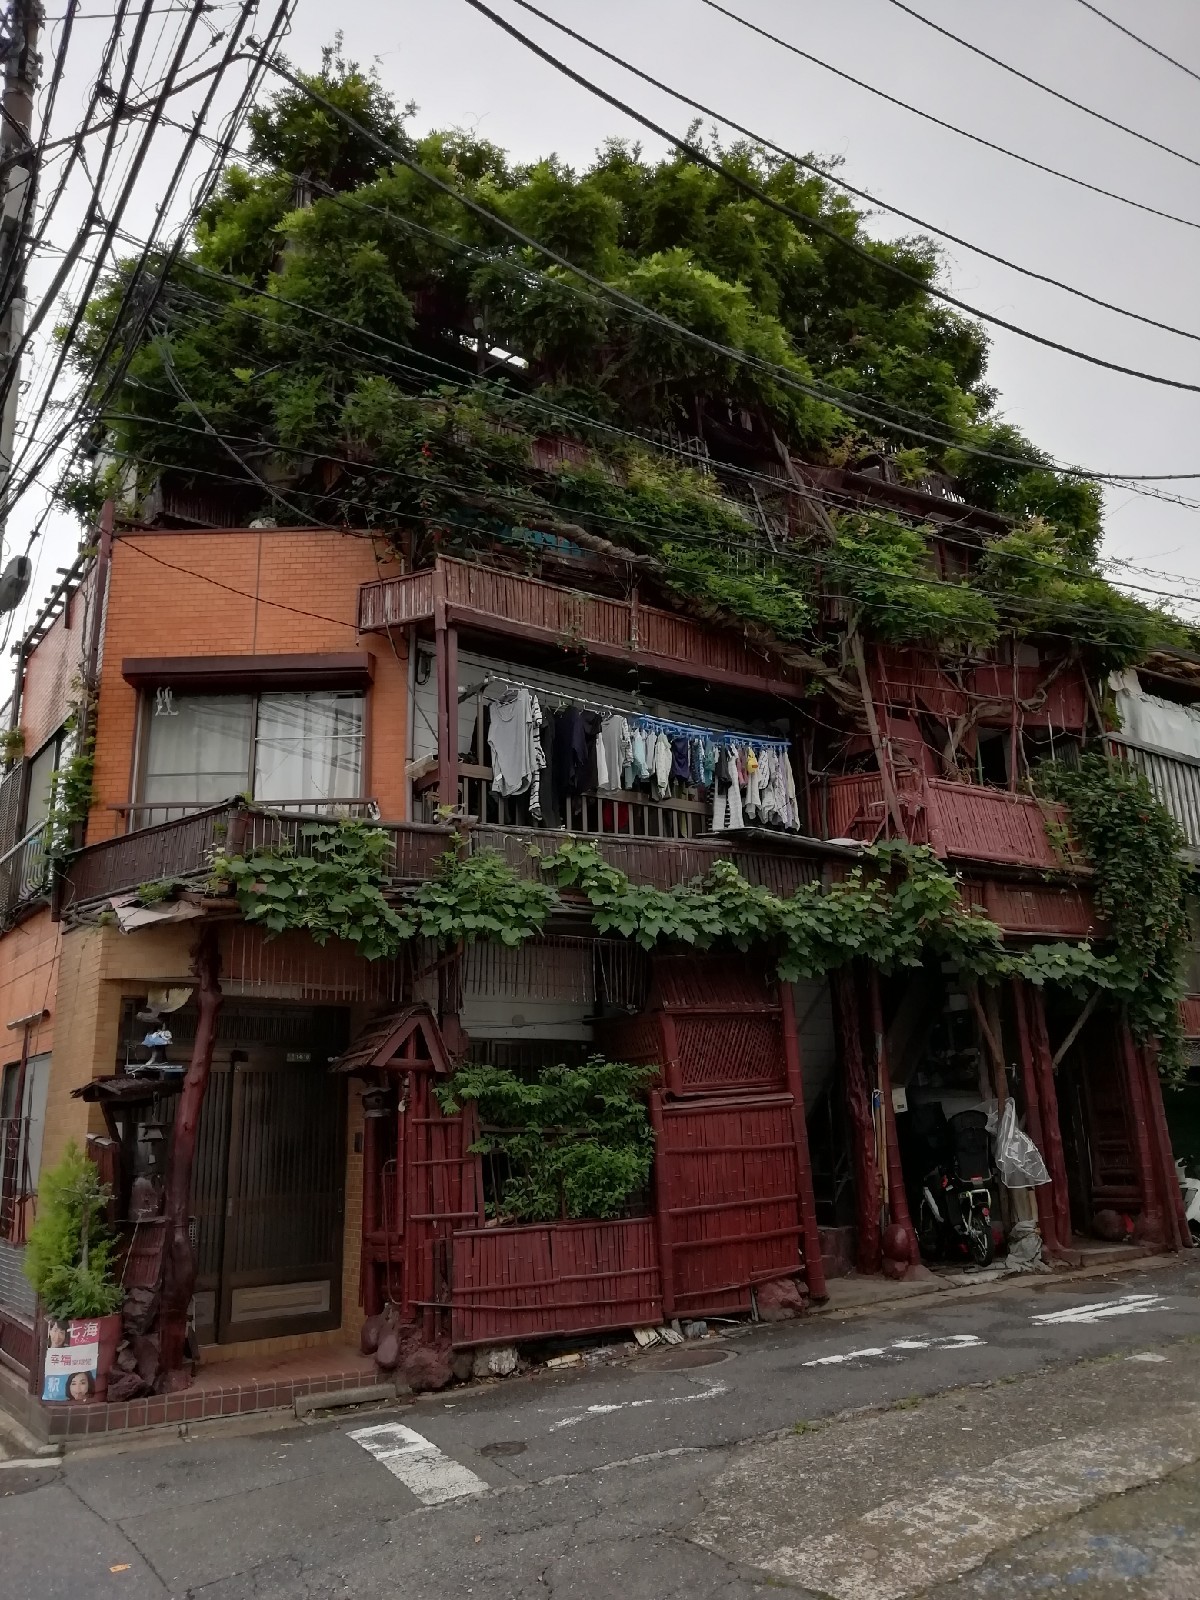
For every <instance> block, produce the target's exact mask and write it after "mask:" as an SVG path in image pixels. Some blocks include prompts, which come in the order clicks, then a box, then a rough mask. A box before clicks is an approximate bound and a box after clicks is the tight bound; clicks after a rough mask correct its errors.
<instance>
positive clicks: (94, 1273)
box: [25, 1142, 124, 1400]
mask: <svg viewBox="0 0 1200 1600" xmlns="http://www.w3.org/2000/svg"><path fill="white" fill-rule="evenodd" d="M108 1200H109V1190H108V1188H107V1187H106V1186H105V1185H104V1184H103V1183H101V1181H100V1175H99V1173H98V1172H97V1171H96V1168H95V1166H94V1165H93V1163H92V1162H91V1161H89V1160H88V1158H87V1156H85V1155H84V1154H83V1152H82V1151H81V1150H80V1149H79V1146H78V1145H77V1144H75V1143H74V1142H72V1143H71V1144H69V1145H68V1146H67V1148H66V1151H65V1152H64V1154H63V1158H62V1160H61V1161H60V1162H59V1163H58V1165H57V1166H55V1167H52V1168H51V1169H50V1170H49V1171H48V1172H44V1173H43V1174H42V1179H41V1183H40V1184H39V1185H38V1210H37V1220H36V1221H35V1222H34V1224H33V1227H32V1228H31V1229H30V1231H29V1243H28V1245H27V1247H26V1250H25V1275H26V1277H27V1278H28V1279H29V1281H30V1283H31V1284H32V1285H33V1287H34V1289H35V1290H36V1291H37V1295H38V1299H39V1300H40V1302H41V1305H42V1309H43V1311H44V1312H45V1315H46V1317H47V1318H48V1319H49V1326H50V1334H49V1338H48V1347H49V1348H48V1360H51V1359H52V1357H51V1354H50V1352H53V1351H55V1350H56V1348H57V1347H59V1346H70V1347H73V1349H74V1351H75V1352H76V1355H77V1361H78V1363H82V1362H83V1361H85V1360H87V1359H88V1358H87V1357H86V1355H85V1351H87V1350H89V1349H91V1348H92V1347H95V1365H94V1368H93V1367H91V1366H90V1364H89V1365H88V1366H86V1367H85V1366H82V1365H79V1364H76V1365H74V1366H72V1367H66V1366H65V1365H64V1373H63V1376H64V1379H66V1380H69V1381H65V1382H64V1383H63V1385H62V1391H63V1392H62V1393H61V1394H60V1393H58V1392H51V1390H50V1387H49V1386H48V1387H47V1391H46V1394H45V1396H44V1398H48V1399H74V1398H76V1391H77V1390H80V1389H82V1387H83V1385H82V1384H80V1383H78V1382H75V1381H73V1380H71V1373H72V1372H73V1371H89V1372H90V1374H91V1379H92V1383H91V1385H90V1386H89V1395H90V1396H92V1395H94V1398H95V1399H97V1400H102V1399H103V1398H104V1396H105V1394H106V1393H107V1391H108V1375H109V1371H110V1370H111V1368H112V1364H113V1358H114V1356H115V1355H116V1350H117V1345H118V1343H119V1342H120V1338H121V1314H120V1313H121V1302H122V1300H123V1298H124V1294H123V1291H122V1289H121V1286H120V1284H119V1283H118V1282H117V1280H116V1277H115V1274H114V1272H113V1248H114V1241H113V1238H112V1235H111V1233H110V1232H109V1230H108V1229H107V1227H106V1226H105V1224H104V1212H105V1208H106V1206H107V1204H108ZM53 1364H55V1365H56V1366H57V1365H59V1364H62V1358H57V1359H54V1361H53Z"/></svg>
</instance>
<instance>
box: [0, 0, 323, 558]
mask: <svg viewBox="0 0 1200 1600" xmlns="http://www.w3.org/2000/svg"><path fill="white" fill-rule="evenodd" d="M294 3H295V0H279V4H278V6H277V9H276V11H275V14H274V17H273V19H272V21H271V24H270V26H269V28H268V30H267V32H266V34H265V36H264V39H263V40H262V42H259V41H257V40H253V39H251V40H249V43H250V44H251V45H252V46H253V47H254V50H253V53H252V54H251V55H250V56H249V57H242V59H249V60H250V61H251V63H252V68H251V71H250V72H249V73H248V74H247V77H246V81H245V83H244V84H243V86H242V90H241V93H240V95H239V97H238V99H237V101H236V103H235V105H234V106H233V107H232V109H231V110H230V111H229V113H228V114H227V116H226V119H225V127H224V130H223V133H222V138H221V141H220V143H219V145H218V148H217V151H216V153H215V154H214V156H213V159H212V160H211V161H210V163H209V167H208V170H207V173H206V174H205V175H204V177H203V178H202V179H201V181H200V182H199V184H198V186H197V188H196V190H195V192H194V194H193V198H192V202H191V206H190V209H189V211H188V213H187V215H186V217H185V218H184V220H183V222H182V224H181V226H180V229H179V232H178V234H177V236H176V240H175V243H174V244H173V245H172V247H171V248H170V249H169V250H168V251H167V252H166V254H165V255H164V256H163V259H162V261H161V263H160V265H159V270H158V272H157V275H156V279H155V282H154V283H153V284H152V285H151V288H150V293H149V294H148V295H147V296H146V297H145V299H144V303H143V306H142V309H141V315H140V317H139V319H138V320H137V322H136V323H135V326H134V328H133V329H132V331H131V336H130V337H128V338H127V340H126V343H125V346H124V350H123V353H122V356H121V359H120V360H119V361H118V362H117V364H116V367H115V368H114V369H113V371H112V372H111V373H110V374H109V375H108V382H107V385H106V387H105V389H104V391H103V393H101V394H100V395H93V394H91V392H90V391H91V386H92V383H93V382H94V379H95V377H96V376H97V375H98V373H99V370H100V368H101V366H102V364H103V362H104V361H105V360H106V359H107V357H108V354H109V352H110V350H111V348H112V343H113V340H114V339H115V337H116V335H117V333H118V331H119V330H120V318H119V317H118V318H117V319H116V320H115V321H114V323H113V325H112V326H111V327H110V329H109V333H108V336H107V338H106V340H105V342H104V346H103V348H102V349H101V351H100V352H99V353H98V355H97V357H96V360H95V364H94V367H93V376H92V378H91V379H89V380H88V382H86V383H85V384H84V385H83V386H82V389H81V392H80V394H79V397H78V399H77V401H76V403H75V405H74V408H73V410H72V413H71V415H70V416H68V417H67V419H66V421H65V422H64V423H63V424H62V425H60V426H59V428H58V429H57V432H56V433H55V435H54V437H53V438H52V439H51V440H50V441H49V442H48V443H46V444H45V445H43V447H42V448H41V451H40V454H39V456H38V459H37V461H36V463H35V465H34V466H33V468H32V469H31V470H29V471H27V472H26V474H25V477H24V479H23V481H22V482H21V484H20V485H19V487H18V488H17V489H16V490H15V491H14V490H13V489H12V486H11V484H10V485H9V487H8V489H7V491H6V500H7V502H8V503H9V504H10V505H12V504H15V502H16V500H18V499H19V498H20V496H21V495H22V494H23V493H24V492H25V490H26V489H27V488H28V487H29V485H30V484H31V483H32V482H34V481H36V478H37V475H38V473H39V472H40V471H41V470H42V468H43V466H44V465H45V464H46V462H47V461H48V460H49V459H50V458H51V456H53V454H54V453H55V452H56V451H57V450H58V448H59V447H60V445H61V444H62V443H63V442H64V440H65V439H66V438H67V436H68V435H69V434H70V433H71V431H72V430H76V431H77V437H76V442H75V445H74V447H73V449H72V451H71V454H70V457H69V459H68V463H67V467H66V468H64V470H69V466H70V462H71V461H73V460H74V458H75V457H76V456H77V455H78V453H79V451H80V449H81V448H82V445H83V435H82V433H80V432H79V431H78V424H79V419H80V418H81V416H82V414H83V412H84V409H85V408H86V407H87V406H88V405H89V404H90V405H91V406H92V408H93V410H95V411H98V410H100V409H102V407H103V406H104V404H106V403H107V401H108V399H109V397H110V396H111V394H112V393H113V392H114V390H115V388H116V385H117V384H118V383H119V382H120V381H121V379H122V377H123V376H124V373H125V370H126V368H127V366H128V363H129V361H130V360H132V358H133V355H134V354H135V352H136V348H137V341H138V339H139V338H140V336H141V329H142V327H144V325H145V322H146V320H147V319H148V318H149V316H150V315H151V314H152V312H153V309H154V306H155V304H156V303H157V300H158V296H159V294H160V293H161V291H162V288H163V285H164V283H165V281H166V277H167V274H168V273H169V271H170V270H171V269H172V268H173V266H174V264H175V262H176V260H177V259H178V255H179V253H180V251H181V250H182V247H183V243H184V241H185V239H186V238H187V237H188V235H189V234H190V230H191V226H192V223H193V221H194V218H195V216H196V215H197V213H198V211H199V208H200V207H201V206H202V205H203V204H204V203H205V201H206V200H207V198H208V196H209V195H210V194H211V192H212V189H213V187H214V186H215V184H216V182H217V181H218V179H219V177H220V174H221V171H222V169H223V166H224V162H225V161H226V160H227V159H228V156H229V152H230V150H231V149H232V146H233V142H234V140H235V138H236V137H237V134H238V132H239V131H240V128H241V124H242V121H243V119H244V117H245V114H246V111H247V109H248V106H249V103H250V100H251V98H252V96H253V94H254V92H255V90H256V89H257V86H258V84H259V82H260V80H261V77H262V73H263V71H264V69H265V66H266V65H267V63H268V61H269V59H270V56H271V53H272V52H273V51H274V50H276V49H277V48H278V47H279V44H280V43H281V41H282V39H283V37H284V36H285V34H286V32H287V30H288V28H289V26H290V20H291V13H292V10H293V7H294ZM256 9H257V0H243V3H242V7H241V15H240V17H239V20H238V23H237V26H236V27H235V28H234V30H233V33H232V35H231V37H230V39H229V41H228V44H227V46H226V50H225V59H224V61H223V63H222V70H221V71H220V72H218V73H217V74H216V75H215V76H214V78H213V79H212V81H211V82H210V84H209V88H208V91H207V93H206V95H205V98H204V101H203V104H202V106H201V108H200V110H199V112H198V113H197V116H196V119H195V121H194V124H193V127H192V130H191V132H190V135H189V139H188V142H187V144H186V146H185V148H184V151H183V153H182V154H181V156H180V157H179V159H178V161H177V163H176V167H175V171H174V174H173V175H172V178H171V181H170V184H169V186H168V190H167V196H168V198H169V196H170V195H171V194H173V193H174V190H175V188H176V187H177V185H178V183H179V181H180V179H181V177H182V173H183V170H184V167H185V165H186V162H187V160H188V159H189V157H190V154H191V151H192V149H193V148H194V145H195V141H196V140H197V139H198V138H199V137H200V132H201V128H202V125H203V123H204V121H205V119H206V117H207V115H208V111H209V108H210V107H211V105H212V101H213V98H214V96H215V94H216V91H217V87H218V85H219V83H220V81H221V78H222V76H223V71H224V69H226V68H228V66H229V65H230V64H231V63H232V61H233V60H234V59H238V58H239V54H240V38H241V34H242V32H243V30H244V28H245V27H246V26H247V25H248V23H249V20H250V18H251V17H252V15H253V13H254V12H255V10H256ZM165 98H166V97H165V94H164V95H162V96H161V97H160V99H159V101H158V104H160V105H161V104H163V103H165ZM144 143H145V140H144V139H143V146H144ZM166 205H167V202H166V200H164V201H163V203H162V204H160V206H159V207H158V210H157V213H156V218H155V223H154V227H153V229H152V231H151V236H150V239H148V240H147V241H146V243H145V244H144V246H143V248H142V254H141V258H140V260H139V262H138V264H137V266H136V268H135V271H134V273H133V274H132V275H131V276H130V279H129V281H128V282H127V284H126V292H125V296H124V297H123V300H122V306H124V305H125V304H126V303H127V301H128V297H129V295H130V293H131V291H132V289H133V287H134V285H135V283H136V282H137V279H138V276H139V274H140V273H141V272H142V271H143V269H144V268H145V267H146V265H147V263H148V261H149V258H150V253H151V250H152V248H153V238H154V235H155V234H156V233H157V231H158V228H159V226H160V225H161V223H162V222H163V220H164V219H165V212H166ZM113 232H114V233H115V230H113ZM108 242H111V240H109V241H108ZM107 247H108V243H107V242H106V245H105V247H104V250H107ZM104 250H102V251H101V253H100V255H99V256H97V258H96V260H95V263H94V273H95V272H98V270H99V267H100V265H101V263H102V261H103V258H104ZM92 281H93V282H94V281H95V279H94V276H93V279H92ZM48 401H49V394H48V395H47V400H46V401H45V402H43V406H42V409H41V412H40V413H39V418H38V419H37V420H40V416H41V415H43V414H44V412H45V410H46V405H47V404H48ZM37 420H35V423H34V425H33V434H34V436H36V427H37ZM44 520H45V518H44V517H43V519H42V521H43V522H44ZM38 531H40V524H39V527H38V528H35V530H34V532H33V533H32V534H31V535H30V540H29V546H27V548H29V547H31V546H32V543H33V540H34V539H35V538H36V536H37V533H38Z"/></svg>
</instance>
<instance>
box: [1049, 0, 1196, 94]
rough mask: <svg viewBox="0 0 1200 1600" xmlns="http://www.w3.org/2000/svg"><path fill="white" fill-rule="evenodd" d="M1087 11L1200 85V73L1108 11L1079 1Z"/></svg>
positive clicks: (1086, 0)
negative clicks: (1128, 26)
mask: <svg viewBox="0 0 1200 1600" xmlns="http://www.w3.org/2000/svg"><path fill="white" fill-rule="evenodd" d="M1079 4H1080V5H1081V6H1082V7H1083V9H1084V10H1085V11H1090V12H1091V13H1092V15H1093V16H1096V17H1099V18H1100V20H1101V21H1102V22H1107V23H1108V25H1109V27H1110V28H1115V29H1116V30H1117V32H1118V33H1123V34H1124V35H1125V37H1126V38H1127V39H1132V40H1133V41H1134V43H1135V44H1140V45H1141V47H1142V49H1143V50H1149V51H1150V53H1151V55H1156V56H1158V57H1159V59H1160V60H1162V61H1166V62H1169V63H1170V65H1171V66H1173V67H1178V68H1179V70H1180V72H1186V73H1187V75H1188V77H1189V78H1195V80H1196V82H1197V83H1200V72H1196V71H1194V70H1193V69H1192V68H1191V67H1188V66H1185V65H1184V64H1183V62H1182V61H1176V59H1175V57H1174V56H1169V55H1168V54H1167V52H1166V51H1165V50H1160V49H1159V48H1158V46H1157V45H1156V44H1151V43H1150V41H1149V39H1143V38H1142V36H1141V34H1140V33H1134V31H1133V29H1132V28H1127V27H1126V26H1125V24H1124V23H1123V22H1118V21H1117V19H1116V17H1110V16H1109V14H1108V12H1107V11H1101V9H1100V7H1099V6H1094V5H1092V3H1091V0H1079Z"/></svg>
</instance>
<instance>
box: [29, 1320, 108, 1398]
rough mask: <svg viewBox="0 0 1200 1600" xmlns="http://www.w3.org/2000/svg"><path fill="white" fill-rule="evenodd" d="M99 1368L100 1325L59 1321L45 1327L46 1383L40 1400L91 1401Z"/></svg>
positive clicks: (96, 1323) (51, 1322) (51, 1321)
mask: <svg viewBox="0 0 1200 1600" xmlns="http://www.w3.org/2000/svg"><path fill="white" fill-rule="evenodd" d="M99 1367H100V1324H99V1323H98V1322H89V1321H82V1322H59V1321H57V1319H55V1318H53V1317H52V1318H51V1319H50V1321H49V1322H48V1323H47V1324H46V1381H45V1383H44V1385H43V1387H42V1399H43V1400H59V1401H64V1402H67V1403H69V1402H71V1401H75V1402H78V1401H81V1400H90V1399H91V1398H92V1396H93V1395H94V1394H95V1392H96V1373H97V1371H98V1370H99Z"/></svg>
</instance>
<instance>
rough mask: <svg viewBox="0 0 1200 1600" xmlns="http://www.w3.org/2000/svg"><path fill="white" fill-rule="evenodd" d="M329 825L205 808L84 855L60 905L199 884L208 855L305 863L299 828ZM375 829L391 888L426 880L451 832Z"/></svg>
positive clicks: (258, 811)
mask: <svg viewBox="0 0 1200 1600" xmlns="http://www.w3.org/2000/svg"><path fill="white" fill-rule="evenodd" d="M328 820H329V819H328V817H327V816H319V815H315V814H314V813H312V812H307V813H291V812H289V813H285V812H281V811H275V810H273V809H272V810H267V809H266V808H262V807H249V806H239V805H220V806H208V807H206V808H205V809H204V810H202V811H194V812H192V813H190V814H189V815H187V816H183V817H178V818H176V819H174V820H173V821H170V822H160V823H156V824H155V825H154V826H153V827H149V828H142V829H140V830H138V831H137V832H136V833H124V834H120V835H119V836H118V837H117V838H115V839H105V840H104V841H103V842H102V843H100V844H94V845H89V846H88V847H87V848H86V849H84V850H81V851H80V852H79V853H78V855H76V856H74V857H73V858H72V859H71V861H70V862H69V863H68V864H67V866H66V868H65V869H64V871H63V874H62V880H61V885H60V893H59V904H60V907H61V909H62V910H67V909H68V908H70V907H72V906H79V905H84V904H92V903H95V902H96V901H99V900H105V899H107V898H108V897H109V896H110V895H114V894H121V893H125V892H127V891H128V890H131V889H136V888H137V887H138V885H139V884H143V883H152V882H154V881H155V880H157V879H162V878H182V879H185V880H186V879H189V878H194V879H197V880H200V879H202V878H203V875H204V874H205V872H206V871H207V869H208V865H209V863H210V861H211V860H212V857H213V855H214V854H215V853H216V852H217V851H218V850H223V849H227V848H236V849H238V850H240V851H242V852H246V853H248V852H250V851H252V850H258V849H270V848H272V847H273V846H276V845H278V844H279V842H280V841H281V840H283V839H286V840H287V841H288V842H289V844H290V845H291V848H292V849H293V850H295V851H296V853H297V854H299V855H303V854H305V853H306V851H307V849H308V840H307V838H306V836H305V833H304V824H305V823H306V822H325V821H328ZM379 826H381V827H385V828H386V829H387V832H388V833H389V834H390V835H391V837H392V855H391V859H390V861H389V862H388V864H387V868H386V875H387V878H388V880H389V881H391V882H394V883H404V882H414V881H419V880H421V879H423V878H427V877H428V876H429V875H430V872H431V871H432V870H433V864H434V862H435V861H436V859H437V858H438V857H439V856H440V855H442V854H443V853H444V852H445V850H446V849H447V848H448V845H449V842H450V836H451V833H452V830H451V829H450V828H447V827H435V826H429V825H427V824H425V823H420V822H411V823H381V824H379Z"/></svg>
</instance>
